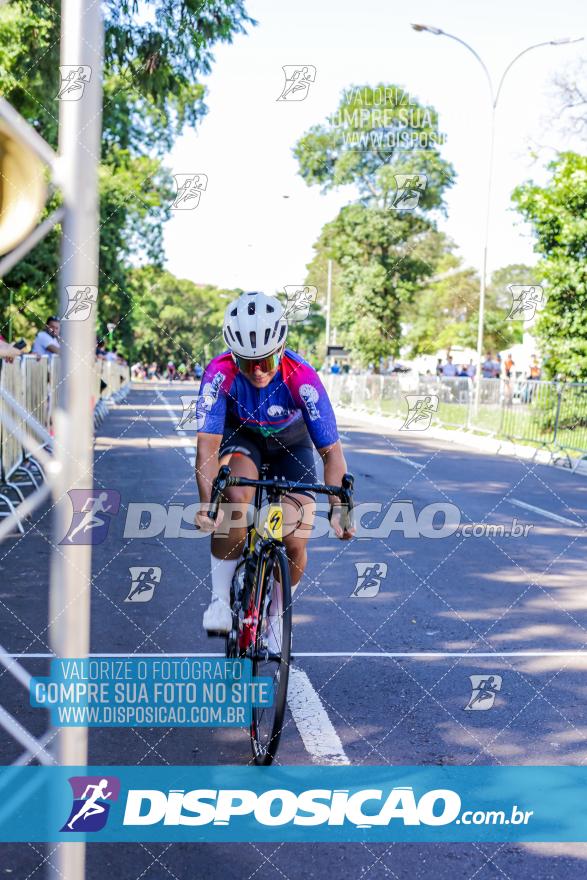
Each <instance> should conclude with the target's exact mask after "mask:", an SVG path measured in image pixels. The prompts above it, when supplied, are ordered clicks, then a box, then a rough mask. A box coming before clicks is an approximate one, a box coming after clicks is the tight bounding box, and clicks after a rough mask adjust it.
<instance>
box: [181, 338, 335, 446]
mask: <svg viewBox="0 0 587 880" xmlns="http://www.w3.org/2000/svg"><path fill="white" fill-rule="evenodd" d="M196 414H197V424H198V430H199V431H201V432H204V433H207V434H223V433H224V432H225V429H226V427H229V426H231V427H233V428H237V429H238V427H240V426H242V427H243V428H245V429H246V430H247V431H254V432H256V433H257V434H259V435H260V436H262V437H272V436H275V435H279V437H280V440H281V441H282V442H283V443H284V444H285V445H287V438H288V434H292V433H293V434H299V428H300V427H301V422H302V420H303V421H304V422H305V423H306V427H307V429H308V433H309V435H310V438H311V440H312V442H313V444H314V446H315V447H316V449H322V448H323V447H324V446H330V445H331V444H332V443H336V441H337V440H338V430H337V427H336V419H335V416H334V412H333V409H332V404H331V403H330V399H329V397H328V394H327V393H326V390H325V388H324V386H323V385H322V382H321V381H320V378H319V376H318V373H317V372H316V370H315V369H314V368H313V367H312V366H311V364H309V363H308V362H307V361H305V360H304V359H303V358H302V357H300V355H299V354H297V353H296V352H295V351H290V349H288V348H286V349H285V351H284V353H283V356H282V358H281V361H280V364H279V368H278V371H277V373H276V374H275V376H274V377H273V379H272V380H271V382H270V383H269V384H268V385H267V386H266V387H265V388H255V386H254V385H252V384H251V383H250V382H249V380H248V379H246V378H245V376H243V375H242V373H241V372H240V371H239V369H238V367H237V365H236V364H235V362H234V360H233V359H232V355H231V353H230V352H229V351H227V352H224V354H221V355H218V357H215V358H214V359H213V360H212V361H210V363H209V364H208V366H207V367H206V370H205V372H204V375H203V376H202V382H201V385H200V395H199V398H198V404H197V410H196Z"/></svg>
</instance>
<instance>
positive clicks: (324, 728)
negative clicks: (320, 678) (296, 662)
mask: <svg viewBox="0 0 587 880" xmlns="http://www.w3.org/2000/svg"><path fill="white" fill-rule="evenodd" d="M287 703H288V706H289V709H290V712H291V714H292V716H293V720H294V721H295V725H296V727H297V729H298V732H299V734H300V736H301V738H302V742H303V743H304V746H305V747H306V751H307V752H308V753H309V755H310V757H311V758H312V760H313V761H314V762H315V763H316V764H350V761H349V759H348V758H347V756H346V755H345V753H344V749H343V747H342V743H341V741H340V737H339V735H338V733H337V732H336V730H335V729H334V727H333V725H332V721H331V720H330V718H329V717H328V714H327V712H326V709H325V708H324V706H323V705H322V701H321V699H320V697H319V696H318V694H317V693H316V691H315V690H314V688H313V687H312V683H311V681H310V679H309V678H308V676H307V675H306V673H305V672H304V671H303V670H302V669H296V668H295V667H293V666H291V667H290V670H289V686H288V689H287Z"/></svg>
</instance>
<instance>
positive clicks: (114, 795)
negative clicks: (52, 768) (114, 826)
mask: <svg viewBox="0 0 587 880" xmlns="http://www.w3.org/2000/svg"><path fill="white" fill-rule="evenodd" d="M68 782H69V784H70V786H71V790H72V792H73V804H72V807H71V812H70V814H69V816H68V818H67V820H66V822H65V825H64V826H63V828H61V829H60V830H61V831H74V832H76V831H78V832H79V831H83V832H86V831H101V829H102V828H104V826H105V825H106V822H107V821H108V813H109V812H110V802H111V801H117V800H118V796H119V794H120V779H118V777H117V776H70V777H69V780H68Z"/></svg>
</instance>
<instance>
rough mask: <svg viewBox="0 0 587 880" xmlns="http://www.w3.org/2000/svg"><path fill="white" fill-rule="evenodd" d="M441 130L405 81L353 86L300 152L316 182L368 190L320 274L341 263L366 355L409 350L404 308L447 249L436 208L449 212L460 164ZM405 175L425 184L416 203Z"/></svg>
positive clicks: (351, 330) (339, 297)
mask: <svg viewBox="0 0 587 880" xmlns="http://www.w3.org/2000/svg"><path fill="white" fill-rule="evenodd" d="M437 129H438V118H437V114H436V111H435V110H434V109H433V108H432V107H429V106H425V105H422V104H419V103H418V102H416V101H413V100H411V99H409V97H408V96H407V95H406V93H405V92H404V90H403V89H402V88H401V87H399V86H393V85H387V86H385V85H383V84H381V85H379V86H376V87H370V86H353V87H351V88H350V89H347V90H346V91H345V92H344V94H343V96H342V98H341V101H340V104H339V106H338V108H337V110H336V111H335V113H334V114H332V116H331V117H329V118H328V119H327V121H326V122H325V123H324V124H322V125H317V126H314V127H312V128H311V129H310V130H309V132H307V133H306V134H305V135H304V136H303V137H302V138H301V139H300V141H299V142H298V143H297V144H296V146H295V149H294V155H295V156H296V158H297V160H298V163H299V170H300V174H301V176H302V177H303V178H304V180H305V181H306V183H307V184H308V185H313V184H319V185H321V187H322V189H323V191H328V190H330V189H333V188H335V187H339V186H343V185H350V184H352V185H354V187H355V191H356V193H357V195H358V199H357V200H356V201H355V202H354V203H352V204H350V205H348V206H347V207H345V208H343V209H342V211H341V212H340V213H339V215H338V217H337V218H336V219H335V220H333V221H332V222H331V223H329V224H327V225H326V227H325V228H324V230H323V231H322V234H321V236H320V240H319V242H318V243H317V245H316V250H317V257H319V262H317V263H316V264H315V265H314V266H313V271H318V269H319V265H320V261H323V260H324V259H328V258H332V259H333V260H335V262H336V264H337V267H338V270H339V271H338V273H337V291H336V323H337V327H339V328H340V329H341V330H342V336H343V339H342V341H343V342H344V343H345V344H346V345H348V346H349V347H350V348H351V349H352V351H353V353H354V354H355V355H356V356H357V357H358V358H360V359H361V360H362V361H363V362H367V361H374V362H375V363H378V361H379V358H380V357H382V356H386V355H389V354H397V353H398V352H399V348H400V337H401V316H402V312H403V310H404V309H405V307H406V306H407V305H408V304H409V303H410V302H411V300H412V298H413V296H414V294H415V292H416V291H417V290H418V289H419V287H420V286H421V284H422V283H423V281H424V280H425V278H426V277H427V276H429V275H431V274H432V273H433V271H434V262H433V259H436V258H437V257H438V256H439V255H438V254H437V253H436V249H435V246H434V244H433V239H434V230H435V225H434V222H433V219H432V218H431V216H430V212H432V211H434V210H442V209H443V192H444V190H445V189H446V187H448V186H450V185H451V183H452V177H453V169H452V166H451V165H450V164H449V163H448V162H446V161H445V160H444V159H442V157H441V156H440V154H439V152H438V146H437V142H438V138H437V136H436V135H437ZM398 174H399V175H407V176H408V177H409V178H411V180H412V181H417V182H418V183H417V185H416V189H418V190H419V194H418V198H417V204H416V205H415V206H413V207H412V208H411V209H410V210H406V209H402V207H401V205H402V204H403V203H402V202H401V201H399V202H398V200H397V197H398V194H399V191H400V189H401V179H400V180H398V178H397V175H398ZM422 181H425V186H422V183H421V182H422ZM311 265H312V264H311ZM322 271H323V268H322Z"/></svg>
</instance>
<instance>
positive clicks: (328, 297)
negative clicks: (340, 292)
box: [326, 260, 332, 357]
mask: <svg viewBox="0 0 587 880" xmlns="http://www.w3.org/2000/svg"><path fill="white" fill-rule="evenodd" d="M331 310H332V260H328V282H327V285H326V357H328V346H329V345H330V320H331V318H330V313H331Z"/></svg>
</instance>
